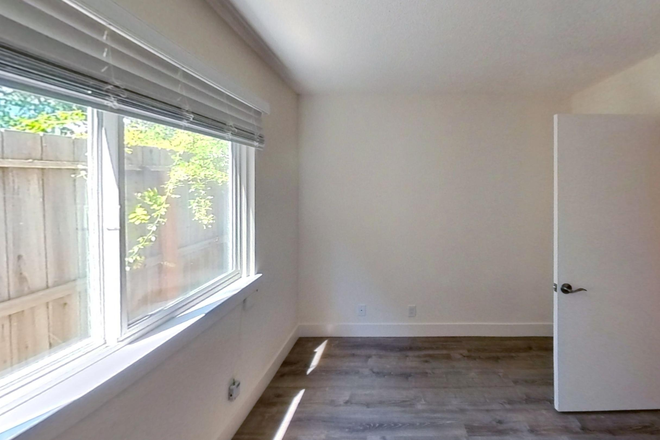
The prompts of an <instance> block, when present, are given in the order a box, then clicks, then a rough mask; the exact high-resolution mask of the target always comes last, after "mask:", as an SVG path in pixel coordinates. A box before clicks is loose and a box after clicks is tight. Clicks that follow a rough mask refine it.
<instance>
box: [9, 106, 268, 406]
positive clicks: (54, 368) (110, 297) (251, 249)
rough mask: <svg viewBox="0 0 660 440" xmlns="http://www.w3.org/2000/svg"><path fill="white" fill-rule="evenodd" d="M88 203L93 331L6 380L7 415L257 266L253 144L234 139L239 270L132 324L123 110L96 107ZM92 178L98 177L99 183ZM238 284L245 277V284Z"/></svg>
mask: <svg viewBox="0 0 660 440" xmlns="http://www.w3.org/2000/svg"><path fill="white" fill-rule="evenodd" d="M89 115H90V117H89V118H88V124H89V125H88V127H89V134H88V148H87V152H88V182H90V184H88V188H87V193H88V206H89V212H88V217H89V220H88V222H89V237H88V240H89V247H88V251H89V263H88V264H89V266H88V268H89V269H88V286H89V295H90V302H89V308H90V315H91V316H90V322H96V323H97V324H96V325H94V324H93V325H91V328H90V337H88V338H86V339H85V340H84V341H81V342H80V343H77V344H73V345H71V346H69V347H66V348H64V349H62V350H59V351H56V352H55V353H52V354H46V355H44V357H43V358H42V359H39V360H35V361H34V362H33V363H30V364H29V365H27V366H25V367H23V368H20V369H19V370H17V371H16V372H15V373H10V374H8V375H7V376H6V377H4V378H2V379H0V418H2V417H3V414H5V413H7V412H9V411H11V410H12V409H14V408H16V407H18V406H20V405H22V404H23V403H25V402H26V401H28V400H30V399H31V398H32V397H34V396H36V395H38V394H40V393H42V392H44V391H45V390H47V389H48V388H50V387H52V386H54V385H57V384H58V383H60V382H62V381H64V380H66V379H67V378H70V377H72V376H74V375H75V374H77V373H78V372H80V371H81V370H83V369H85V368H87V367H89V366H91V365H93V364H94V363H95V362H98V361H99V360H101V359H103V358H104V357H106V356H109V355H111V354H112V353H114V352H116V351H117V350H121V348H122V347H124V346H126V345H127V344H130V343H131V342H133V341H135V340H137V339H139V338H141V337H142V336H144V335H145V334H147V333H148V332H150V331H152V330H154V329H155V328H157V327H159V326H161V325H163V324H164V323H165V322H167V321H168V320H170V319H172V318H173V317H175V316H178V315H179V314H181V313H182V312H184V311H185V310H186V309H188V308H191V307H194V306H195V305H196V304H198V303H200V302H202V301H204V300H205V299H207V298H209V297H210V296H212V295H215V294H217V293H219V292H221V291H223V289H231V287H232V284H234V283H236V282H237V281H239V280H242V279H246V278H248V277H253V276H254V275H256V272H255V241H254V169H255V163H254V162H255V152H254V149H253V148H250V147H246V146H243V145H238V144H235V143H231V151H232V153H231V175H230V177H231V179H232V184H233V185H232V192H233V200H234V212H233V214H234V219H233V221H234V227H233V232H234V242H235V245H234V246H233V250H234V254H235V255H234V256H233V257H234V258H235V262H236V267H237V270H235V271H232V272H231V273H230V274H229V275H228V276H221V277H218V278H216V279H214V280H212V281H210V282H209V283H206V284H205V285H203V286H201V287H200V288H198V289H195V290H194V291H193V292H190V293H188V294H187V295H186V296H184V297H182V298H181V299H179V300H175V301H173V302H172V303H171V304H169V305H167V306H166V307H164V308H163V309H161V310H158V311H156V312H154V313H152V314H150V315H147V317H146V318H144V319H142V320H140V321H138V322H137V323H136V324H134V325H129V324H128V309H127V307H126V305H127V304H128V303H127V298H126V289H125V282H124V280H125V271H124V269H123V267H124V264H123V261H124V260H123V258H124V250H123V231H124V227H125V225H124V224H123V222H124V216H123V214H124V210H123V207H122V203H121V200H122V197H121V196H122V194H121V192H122V190H123V189H122V185H123V157H122V154H123V139H122V138H123V126H122V119H123V117H122V116H119V115H116V114H113V113H109V112H106V111H102V110H96V109H90V111H89ZM91 182H94V184H92V183H91ZM237 284H238V283H237Z"/></svg>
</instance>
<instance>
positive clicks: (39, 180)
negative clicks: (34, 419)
mask: <svg viewBox="0 0 660 440" xmlns="http://www.w3.org/2000/svg"><path fill="white" fill-rule="evenodd" d="M0 140H1V142H0V146H2V148H1V149H0V196H1V200H2V202H3V205H2V206H0V395H2V394H4V393H7V392H9V391H13V390H16V389H18V388H20V387H21V385H22V384H24V383H26V382H27V381H30V380H31V379H32V378H34V377H35V376H36V375H41V374H43V373H45V372H49V371H51V370H53V369H55V368H57V367H58V366H60V365H62V364H64V363H66V362H67V361H69V360H70V359H72V358H76V357H79V356H81V355H83V354H85V353H88V352H90V351H93V350H96V349H98V348H100V347H106V346H111V345H113V344H117V343H118V342H120V341H122V340H125V339H126V338H130V337H132V336H136V335H140V334H142V333H144V332H145V331H147V330H149V329H151V328H153V327H154V326H155V325H158V324H159V323H161V322H162V321H163V320H164V319H167V318H169V317H170V316H172V315H173V314H174V313H176V312H177V311H179V310H181V309H182V308H184V307H187V306H189V305H191V304H193V303H194V302H196V301H200V300H201V299H203V298H205V297H207V296H208V295H209V294H212V293H213V292H216V291H218V290H220V289H221V288H222V287H224V286H226V285H228V284H230V283H231V282H233V281H235V280H237V279H239V278H240V277H242V276H245V275H247V274H249V272H250V269H249V267H247V266H246V264H247V262H248V261H249V260H250V259H249V258H248V254H249V252H250V248H249V246H247V245H246V243H247V240H246V234H249V233H250V231H249V228H246V226H245V225H246V221H245V218H244V217H245V216H244V214H243V213H244V207H245V205H246V203H247V199H246V197H248V194H247V193H246V191H245V188H246V186H249V185H246V181H247V178H248V174H249V172H248V167H246V166H244V165H245V164H244V163H243V160H244V159H243V158H244V157H245V155H246V154H247V153H246V151H245V149H246V148H247V147H243V146H240V145H236V144H232V143H231V142H229V141H227V140H222V139H218V138H215V137H211V136H208V135H204V134H199V133H195V132H192V131H187V130H183V129H180V128H174V127H172V126H169V125H163V124H159V123H155V122H150V121H146V120H142V119H137V118H134V117H124V116H119V115H117V114H114V113H110V112H107V111H102V110H98V109H94V108H90V107H84V106H81V105H78V104H73V103H69V102H66V101H62V100H58V99H53V98H50V97H47V96H42V95H37V94H34V93H29V92H25V91H22V90H18V89H13V88H8V87H3V86H0ZM118 207H119V209H118Z"/></svg>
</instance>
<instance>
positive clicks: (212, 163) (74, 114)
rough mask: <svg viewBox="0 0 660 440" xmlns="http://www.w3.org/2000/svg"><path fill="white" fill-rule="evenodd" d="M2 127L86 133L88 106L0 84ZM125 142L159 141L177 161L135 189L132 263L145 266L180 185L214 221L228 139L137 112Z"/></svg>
mask: <svg viewBox="0 0 660 440" xmlns="http://www.w3.org/2000/svg"><path fill="white" fill-rule="evenodd" d="M0 128H9V129H14V130H20V131H27V132H32V133H51V134H58V135H65V136H74V137H86V136H87V109H86V108H85V107H82V106H79V105H76V104H71V103H67V102H63V101H59V100H57V99H52V98H47V97H43V96H38V95H34V94H31V93H26V92H22V91H19V90H13V89H9V88H6V87H0ZM124 146H125V148H126V149H127V150H128V152H130V150H131V149H133V148H140V147H155V148H160V149H164V150H168V151H169V153H170V156H171V158H172V165H171V167H170V169H169V172H168V178H167V180H166V182H165V183H164V184H163V185H162V186H159V187H154V188H148V189H146V190H145V191H143V192H140V193H137V194H135V197H136V199H137V201H138V203H137V204H136V205H135V206H134V207H132V209H131V212H130V213H129V215H128V222H129V223H130V224H133V225H136V226H141V227H142V226H143V227H144V228H143V229H144V230H145V231H146V232H144V233H142V234H140V235H139V236H138V237H137V238H136V239H135V242H134V243H133V245H132V246H131V247H130V249H129V250H128V252H127V255H126V264H127V268H128V269H135V268H139V267H141V266H142V264H143V263H144V260H145V255H144V253H145V250H146V248H147V247H149V246H151V245H152V244H153V243H154V242H156V240H157V237H158V230H159V229H160V228H161V227H162V226H163V225H164V224H165V223H166V222H167V212H168V209H169V208H170V205H171V200H172V199H173V198H176V197H179V196H180V193H181V191H183V190H187V191H188V192H189V194H190V196H191V197H190V201H189V209H191V211H192V213H193V218H194V220H195V221H197V222H198V223H200V224H201V225H203V226H204V227H205V228H206V227H210V226H211V225H213V223H214V222H215V216H214V215H213V209H212V208H213V202H212V199H213V197H212V195H211V187H212V185H223V184H226V183H227V182H228V180H229V176H228V175H227V172H226V171H225V170H227V169H228V165H229V143H228V142H226V141H222V140H219V139H215V138H212V137H210V136H204V135H200V134H197V133H192V132H189V131H185V130H179V129H176V128H172V127H168V126H164V125H160V124H154V123H150V122H146V121H141V120H137V119H132V118H125V119H124Z"/></svg>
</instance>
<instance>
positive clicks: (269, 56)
mask: <svg viewBox="0 0 660 440" xmlns="http://www.w3.org/2000/svg"><path fill="white" fill-rule="evenodd" d="M206 1H207V2H208V4H210V5H211V7H212V8H213V9H214V10H215V11H216V12H217V13H218V15H220V17H222V19H223V20H224V21H225V22H226V23H227V24H228V25H229V26H230V27H231V28H232V29H233V30H234V32H236V33H237V34H238V35H239V36H240V37H241V38H242V39H243V40H244V41H245V42H246V43H247V44H248V45H249V46H250V47H251V48H252V49H253V50H254V51H255V52H256V53H257V54H258V55H259V56H260V57H261V59H263V60H264V62H265V63H266V64H268V65H269V66H270V67H271V68H272V69H273V70H274V71H275V72H277V73H278V74H279V75H280V77H281V78H282V79H283V80H284V81H285V82H287V84H289V86H291V88H292V89H294V90H298V89H299V88H300V85H299V84H296V83H295V81H294V80H293V74H292V73H291V72H290V71H289V69H288V68H287V67H286V65H285V64H284V63H283V62H282V61H281V60H280V59H279V57H278V56H277V55H276V54H275V52H273V50H272V49H271V48H270V46H269V45H268V43H266V42H265V41H264V40H263V39H262V38H261V36H260V35H259V33H257V32H256V31H255V30H254V28H253V27H252V26H251V25H250V24H249V23H248V22H247V21H246V20H245V18H243V16H242V15H241V13H240V12H238V10H237V9H236V7H235V6H234V5H233V4H232V2H231V1H230V0H206Z"/></svg>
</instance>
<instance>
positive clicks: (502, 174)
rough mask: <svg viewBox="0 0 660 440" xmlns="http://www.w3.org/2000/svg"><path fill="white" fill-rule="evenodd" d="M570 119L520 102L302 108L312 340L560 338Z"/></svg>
mask: <svg viewBox="0 0 660 440" xmlns="http://www.w3.org/2000/svg"><path fill="white" fill-rule="evenodd" d="M562 111H565V106H564V105H562V104H560V103H559V102H557V101H555V100H551V99H544V98H524V97H516V96H421V95H415V96H403V95H400V96H369V95H354V96H340V97H334V96H333V97H331V96H308V97H303V98H301V104H300V112H299V115H300V122H299V124H300V196H301V197H300V254H299V255H300V259H299V261H300V275H299V276H300V278H299V296H300V298H299V314H300V320H301V323H302V325H301V335H304V334H308V335H315V334H325V335H328V334H334V335H371V334H383V335H403V334H406V335H444V334H448V335H451V334H477V335H480V334H483V335H497V334H502V335H509V334H512V335H516V334H522V335H527V334H551V324H550V323H551V321H552V290H551V286H552V218H553V215H552V206H553V203H552V191H553V177H552V176H553V118H552V116H553V114H554V113H559V112H562ZM358 304H366V305H367V316H366V317H364V318H359V317H358V316H356V306H357V305H358ZM409 304H416V305H417V313H418V316H417V318H414V319H412V318H408V317H407V306H408V305H409ZM455 323H463V324H466V325H452V324H455ZM493 323H497V324H503V325H487V324H493ZM539 323H540V324H539ZM355 324H372V325H371V326H363V325H355ZM379 324H380V325H379ZM382 324H398V325H394V326H393V325H382ZM407 324H413V325H407ZM416 324H425V325H416ZM528 324H529V325H528Z"/></svg>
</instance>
